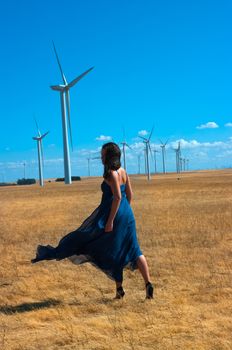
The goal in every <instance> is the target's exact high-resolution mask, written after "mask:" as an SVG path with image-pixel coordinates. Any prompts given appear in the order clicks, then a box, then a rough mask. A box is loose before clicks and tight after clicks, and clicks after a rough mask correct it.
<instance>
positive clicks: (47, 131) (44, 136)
mask: <svg viewBox="0 0 232 350" xmlns="http://www.w3.org/2000/svg"><path fill="white" fill-rule="evenodd" d="M48 133H49V131H47V132H45V134H43V135H42V136H41V140H42V139H43V138H44V137H45V136H46V135H47V134H48Z"/></svg>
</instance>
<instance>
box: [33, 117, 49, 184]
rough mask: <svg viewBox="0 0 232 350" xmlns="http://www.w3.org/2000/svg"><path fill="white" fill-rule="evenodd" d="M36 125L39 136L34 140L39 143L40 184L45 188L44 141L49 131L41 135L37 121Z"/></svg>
mask: <svg viewBox="0 0 232 350" xmlns="http://www.w3.org/2000/svg"><path fill="white" fill-rule="evenodd" d="M35 123H36V127H37V132H38V135H37V136H35V137H32V139H33V140H35V141H37V150H38V161H39V183H40V186H43V185H44V181H43V165H44V163H43V162H44V158H43V145H42V139H43V138H44V137H45V136H46V135H47V134H48V133H49V131H47V132H46V133H45V134H43V135H41V133H40V131H39V127H38V124H37V121H36V120H35Z"/></svg>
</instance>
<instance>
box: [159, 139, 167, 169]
mask: <svg viewBox="0 0 232 350" xmlns="http://www.w3.org/2000/svg"><path fill="white" fill-rule="evenodd" d="M160 142H161V146H160V147H161V149H162V159H163V173H164V174H166V164H165V161H166V149H165V147H166V144H167V142H168V140H167V141H166V142H165V143H163V142H162V141H161V140H160Z"/></svg>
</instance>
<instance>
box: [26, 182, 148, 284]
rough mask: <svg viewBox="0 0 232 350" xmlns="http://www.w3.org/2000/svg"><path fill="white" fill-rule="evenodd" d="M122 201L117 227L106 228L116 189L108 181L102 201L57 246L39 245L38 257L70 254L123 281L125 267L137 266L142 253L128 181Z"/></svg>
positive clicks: (73, 257)
mask: <svg viewBox="0 0 232 350" xmlns="http://www.w3.org/2000/svg"><path fill="white" fill-rule="evenodd" d="M120 187H121V197H122V198H121V201H120V206H119V208H118V211H117V213H116V216H115V218H114V222H113V230H112V231H111V232H105V230H104V228H105V225H106V222H107V219H108V216H109V214H110V210H111V205H112V200H113V193H112V190H111V187H110V185H109V184H108V183H106V182H105V181H103V182H102V184H101V190H102V198H101V202H100V205H99V206H98V207H97V208H96V209H95V210H94V211H93V212H92V213H91V215H90V216H88V217H87V219H85V221H84V222H83V223H82V224H81V226H80V227H78V228H77V229H76V230H75V231H73V232H70V233H68V234H67V235H65V236H64V237H63V238H62V239H61V240H60V241H59V244H58V245H57V247H52V246H51V245H47V246H42V245H39V246H38V247H37V252H36V258H35V259H32V260H31V262H32V263H35V262H37V261H41V260H52V259H56V260H62V259H65V258H68V259H69V260H70V261H71V262H72V263H74V264H83V263H86V262H90V263H91V264H92V265H94V266H95V267H97V268H99V269H100V270H102V271H103V272H104V273H105V274H106V275H107V276H108V277H109V278H111V279H113V280H115V281H117V282H122V280H123V269H124V267H127V268H130V269H131V270H134V269H136V268H137V264H136V260H137V258H138V257H139V256H140V255H142V252H141V250H140V247H139V243H138V240H137V236H136V224H135V218H134V214H133V211H132V208H131V206H130V204H129V202H128V200H127V198H126V192H125V189H126V185H125V184H121V186H120Z"/></svg>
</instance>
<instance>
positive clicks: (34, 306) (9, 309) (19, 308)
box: [0, 299, 61, 315]
mask: <svg viewBox="0 0 232 350" xmlns="http://www.w3.org/2000/svg"><path fill="white" fill-rule="evenodd" d="M59 304H61V301H60V300H56V299H47V300H43V301H38V302H34V303H23V304H19V305H15V306H11V305H7V306H0V313H2V314H5V315H13V314H15V313H16V312H19V313H23V312H28V311H33V310H39V309H45V308H48V307H52V306H56V305H59Z"/></svg>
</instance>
